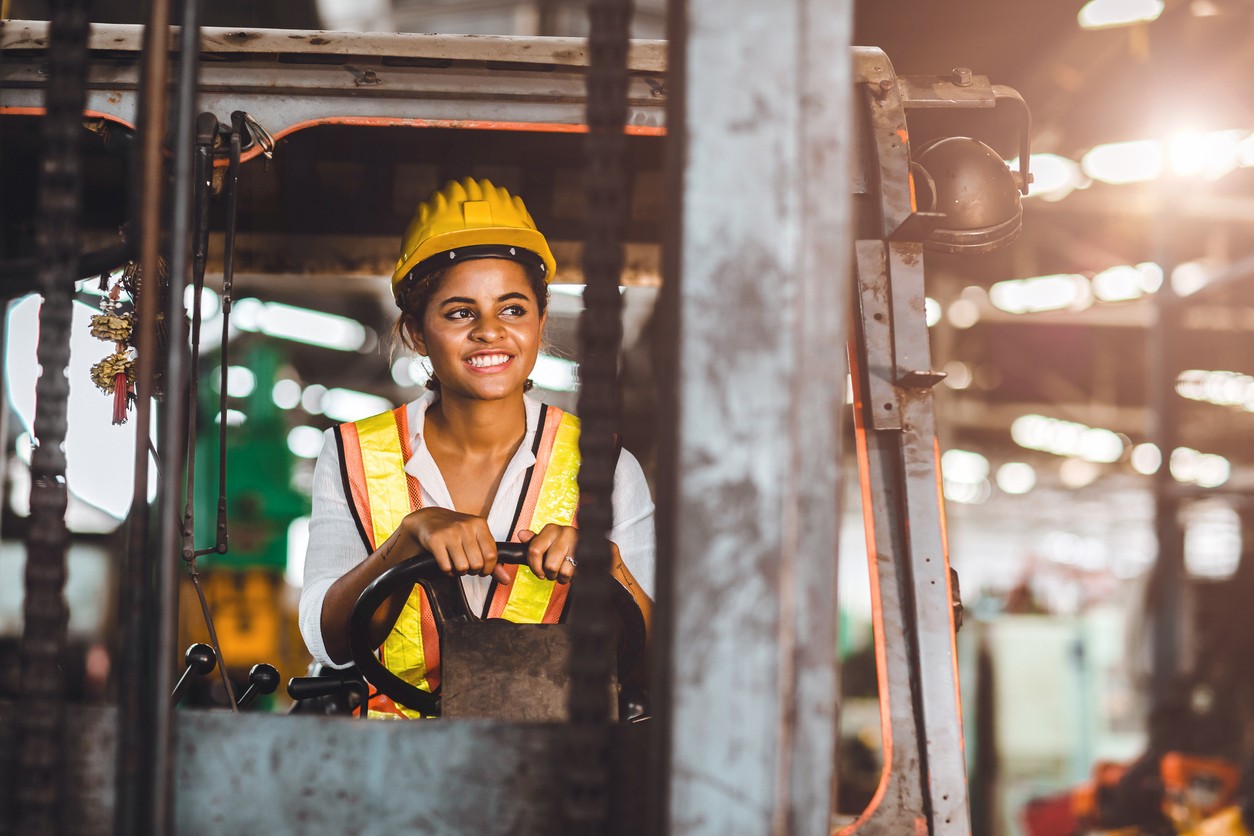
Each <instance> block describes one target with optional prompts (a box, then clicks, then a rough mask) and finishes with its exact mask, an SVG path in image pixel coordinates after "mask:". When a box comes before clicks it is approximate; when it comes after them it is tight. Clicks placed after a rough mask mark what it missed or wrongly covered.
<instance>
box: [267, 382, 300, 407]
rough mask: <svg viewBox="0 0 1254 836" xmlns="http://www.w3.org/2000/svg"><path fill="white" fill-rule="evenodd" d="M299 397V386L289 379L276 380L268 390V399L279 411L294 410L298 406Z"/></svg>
mask: <svg viewBox="0 0 1254 836" xmlns="http://www.w3.org/2000/svg"><path fill="white" fill-rule="evenodd" d="M300 396H301V390H300V384H299V383H297V382H296V381H295V380H292V379H291V378H290V377H285V378H283V379H282V380H276V381H275V382H274V388H273V389H271V390H270V399H271V400H273V401H274V405H275V406H277V407H278V408H279V409H295V408H296V407H297V406H299V405H300Z"/></svg>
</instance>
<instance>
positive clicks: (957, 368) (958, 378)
mask: <svg viewBox="0 0 1254 836" xmlns="http://www.w3.org/2000/svg"><path fill="white" fill-rule="evenodd" d="M942 371H944V372H945V385H946V386H948V387H949V388H950V389H966V388H967V387H968V386H970V385H971V381H972V379H973V375H972V374H971V367H970V366H968V365H967V364H966V363H964V362H962V361H961V360H950V361H949V362H948V363H946V364H945V368H944V369H942Z"/></svg>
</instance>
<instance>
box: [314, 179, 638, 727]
mask: <svg viewBox="0 0 1254 836" xmlns="http://www.w3.org/2000/svg"><path fill="white" fill-rule="evenodd" d="M555 266H556V265H555V260H554V258H553V254H552V252H551V251H550V249H549V246H548V243H547V241H546V240H545V238H544V236H543V235H542V234H541V233H540V232H539V231H538V230H537V229H536V226H535V223H534V222H533V221H532V218H531V216H530V215H529V214H528V212H527V209H526V207H525V206H524V205H523V202H522V200H521V199H520V198H518V197H515V196H513V195H510V194H509V192H507V191H506V190H505V189H502V188H498V187H496V186H494V185H493V184H492V183H490V182H489V181H487V180H478V181H476V180H472V179H466V180H463V181H460V182H450V183H449V184H448V185H446V186H445V187H444V188H443V189H442V190H440V191H439V192H437V193H435V194H434V195H432V196H431V197H430V198H429V199H428V200H427V201H425V202H424V203H422V204H420V205H419V207H418V211H417V212H416V213H415V215H414V220H413V221H412V222H411V223H410V225H409V228H408V229H407V230H406V233H405V236H404V240H403V244H402V250H401V257H400V259H399V260H398V262H397V266H396V271H395V273H394V275H393V279H392V288H393V293H394V295H395V298H396V302H397V306H398V307H399V308H400V316H399V318H398V320H397V324H396V334H395V335H396V337H397V338H398V339H399V340H400V341H401V342H402V343H404V344H405V345H406V346H407V347H408V348H410V349H412V350H414V351H416V352H417V353H418V354H420V355H423V356H425V357H426V358H427V359H428V361H429V362H430V364H431V369H432V374H431V379H430V381H429V382H428V384H427V388H428V389H429V390H430V391H428V392H427V393H426V394H425V395H423V397H421V398H419V399H418V400H416V401H414V402H412V403H410V404H407V405H404V406H401V407H398V408H397V409H394V410H391V411H388V412H384V413H382V414H380V415H376V416H374V417H372V418H367V419H364V420H362V421H356V422H353V423H349V424H342V425H340V426H339V427H336V428H333V429H331V430H328V431H327V434H326V436H325V438H324V443H323V450H322V453H321V455H320V456H319V459H318V464H317V466H316V471H315V474H314V497H313V514H312V516H311V519H310V524H309V550H308V553H307V556H306V561H305V583H304V586H303V590H302V595H301V607H300V625H301V631H302V633H303V635H304V637H305V641H306V643H307V644H308V646H309V649H310V652H311V653H312V654H313V655H314V657H315V658H317V659H318V660H319V661H322V662H323V663H327V664H330V665H332V666H334V667H344V666H346V665H347V663H348V662H349V659H350V642H349V635H348V623H349V616H350V613H351V610H352V607H353V605H354V603H355V602H356V601H357V600H358V598H359V597H360V596H361V593H362V591H363V590H364V589H365V588H366V587H367V586H368V585H369V584H370V583H371V582H373V581H374V580H375V579H376V578H378V577H379V576H380V575H382V574H383V573H384V571H386V570H387V569H388V568H390V567H392V566H394V565H396V564H397V563H399V562H400V561H402V560H404V559H405V558H408V557H410V556H412V555H414V554H416V553H418V552H420V551H425V552H430V553H431V555H432V556H434V557H435V559H436V561H437V562H438V563H439V566H440V568H441V569H442V570H443V571H444V572H445V573H447V574H449V575H452V576H456V577H459V578H460V586H461V592H462V598H463V600H464V602H465V604H466V608H467V610H468V612H469V613H470V614H471V615H476V616H479V617H482V618H497V619H505V620H509V621H514V622H521V623H533V624H534V623H556V622H558V621H560V620H562V618H563V617H564V614H565V610H566V605H567V600H568V599H567V590H568V584H569V583H570V582H571V580H572V579H573V578H574V577H575V575H576V560H575V556H574V555H575V544H576V541H577V539H578V530H577V527H576V522H575V513H576V509H577V508H578V506H579V493H578V487H577V476H578V470H579V421H578V419H576V418H575V417H574V416H573V415H569V414H567V413H565V412H563V411H562V410H560V409H557V408H556V407H552V406H548V405H546V404H543V403H540V402H539V401H536V400H534V399H532V398H530V397H529V396H527V395H526V394H525V393H526V392H527V390H528V389H529V388H530V381H529V379H528V376H529V375H530V374H531V371H532V369H533V367H534V366H535V364H536V359H537V356H538V353H539V349H540V344H541V337H542V334H543V330H544V324H545V320H546V316H547V314H546V311H547V305H548V285H547V282H548V280H549V279H550V278H551V277H552V276H553V274H554V268H555ZM613 509H614V526H613V528H612V530H611V532H610V540H611V544H612V552H613V573H614V576H615V578H616V579H617V580H618V581H619V583H621V584H622V585H623V586H624V587H625V588H626V589H627V590H628V591H629V592H630V593H631V594H632V595H633V597H634V598H635V599H636V601H637V604H638V605H639V606H640V608H641V610H642V611H643V612H644V613H645V615H646V618H647V614H648V611H649V607H650V596H651V595H652V592H653V577H654V565H653V564H654V548H655V546H654V539H653V502H652V500H651V498H650V496H649V491H648V487H647V485H646V483H645V479H644V474H643V472H642V471H641V468H640V465H639V463H638V462H637V461H636V459H635V458H634V457H633V456H632V455H631V454H630V453H628V452H626V451H622V453H621V455H620V456H619V459H618V464H617V468H616V472H615V476H614V489H613ZM503 541H513V542H521V543H526V544H528V549H527V565H526V566H525V567H523V566H517V565H508V566H507V565H505V564H502V563H498V560H497V551H496V545H495V544H496V543H497V542H503ZM434 623H435V619H434V616H433V611H432V607H431V604H430V602H429V601H428V599H427V594H426V592H425V591H424V590H423V588H422V587H421V586H414V587H413V588H412V589H404V590H401V591H399V592H397V593H396V594H395V595H393V596H392V597H391V598H390V599H388V601H387V602H386V603H385V604H384V605H383V606H381V607H380V608H379V610H378V612H377V613H376V614H375V618H374V621H373V624H372V628H373V634H372V642H373V645H372V646H376V647H379V650H378V654H379V656H380V658H381V660H382V662H383V663H384V666H385V667H387V668H388V669H389V670H390V671H391V672H392V673H394V674H396V675H397V676H399V677H400V678H401V679H403V680H405V681H406V682H408V683H410V684H412V685H414V686H415V687H417V688H419V689H420V690H424V691H428V692H431V693H438V692H439V690H440V661H439V649H440V640H439V635H438V634H437V633H436V632H435V627H434ZM369 713H370V715H371V716H376V717H398V716H399V717H416V716H420V715H419V712H417V711H414V710H411V709H408V708H406V707H404V706H400V705H397V704H395V703H393V702H392V701H391V700H389V699H388V698H387V697H385V696H383V695H381V694H376V695H374V696H373V697H372V698H371V700H370V702H369Z"/></svg>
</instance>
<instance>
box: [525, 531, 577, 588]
mask: <svg viewBox="0 0 1254 836" xmlns="http://www.w3.org/2000/svg"><path fill="white" fill-rule="evenodd" d="M518 540H519V541H520V542H522V543H526V544H527V565H528V566H530V567H531V571H532V572H533V573H535V576H536V577H537V578H544V579H546V580H550V581H557V582H558V583H570V579H571V578H572V577H574V574H575V544H576V543H578V542H579V529H577V528H572V527H571V526H569V525H555V524H553V523H549V524H548V525H546V526H545V527H544V528H542V529H540V533H539V534H537V533H535V532H534V531H526V530H524V531H520V532H519V533H518Z"/></svg>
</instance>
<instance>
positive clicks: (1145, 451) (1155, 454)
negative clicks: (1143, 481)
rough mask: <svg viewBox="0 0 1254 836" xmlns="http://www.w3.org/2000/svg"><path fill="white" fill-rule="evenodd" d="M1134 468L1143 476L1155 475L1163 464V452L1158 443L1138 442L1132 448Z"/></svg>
mask: <svg viewBox="0 0 1254 836" xmlns="http://www.w3.org/2000/svg"><path fill="white" fill-rule="evenodd" d="M1131 462H1132V469H1133V470H1135V471H1136V472H1137V473H1139V474H1141V475H1142V476H1153V475H1154V474H1155V473H1157V472H1158V468H1160V467H1162V466H1163V454H1162V452H1161V451H1160V450H1159V449H1158V445H1157V444H1150V443H1149V442H1146V443H1144V444H1138V445H1136V446H1135V447H1133V448H1132V456H1131Z"/></svg>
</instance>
